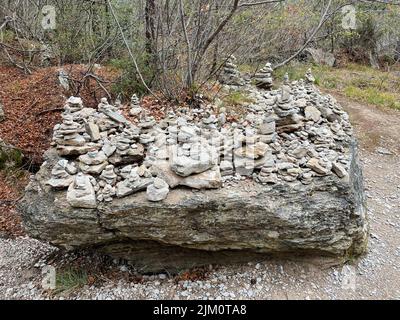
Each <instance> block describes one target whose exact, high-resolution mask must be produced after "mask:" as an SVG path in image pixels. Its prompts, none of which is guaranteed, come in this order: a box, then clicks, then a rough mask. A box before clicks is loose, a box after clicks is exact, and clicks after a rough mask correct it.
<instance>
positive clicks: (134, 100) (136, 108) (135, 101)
mask: <svg viewBox="0 0 400 320" xmlns="http://www.w3.org/2000/svg"><path fill="white" fill-rule="evenodd" d="M142 112H143V109H142V107H141V106H140V100H139V98H138V96H137V95H136V94H134V95H133V96H132V97H131V106H130V110H129V114H130V115H131V116H134V117H138V116H140V115H141V114H142Z"/></svg>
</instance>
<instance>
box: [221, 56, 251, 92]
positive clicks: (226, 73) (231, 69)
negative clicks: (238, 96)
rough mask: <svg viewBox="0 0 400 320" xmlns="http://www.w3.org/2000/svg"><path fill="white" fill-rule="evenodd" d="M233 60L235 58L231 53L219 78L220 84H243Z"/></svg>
mask: <svg viewBox="0 0 400 320" xmlns="http://www.w3.org/2000/svg"><path fill="white" fill-rule="evenodd" d="M235 62H236V58H235V56H233V55H231V56H230V57H229V58H228V59H227V60H226V62H225V64H224V67H223V70H222V72H221V75H220V78H219V81H220V82H221V83H222V84H225V85H228V86H243V85H244V84H245V81H244V80H243V78H242V76H241V75H240V72H239V70H238V67H237V65H236V64H235Z"/></svg>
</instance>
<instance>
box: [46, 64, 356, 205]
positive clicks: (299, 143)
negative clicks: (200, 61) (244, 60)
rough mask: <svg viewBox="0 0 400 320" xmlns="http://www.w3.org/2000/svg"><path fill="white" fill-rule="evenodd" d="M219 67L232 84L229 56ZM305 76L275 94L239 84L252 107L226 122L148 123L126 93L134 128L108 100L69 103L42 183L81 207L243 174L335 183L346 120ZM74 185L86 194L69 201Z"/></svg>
mask: <svg viewBox="0 0 400 320" xmlns="http://www.w3.org/2000/svg"><path fill="white" fill-rule="evenodd" d="M226 67H227V69H226V70H225V71H226V73H227V74H229V75H230V78H231V79H233V78H234V75H238V73H237V72H236V71H234V69H235V66H234V64H233V58H231V59H230V60H229V61H228V63H227V66H226ZM271 72H272V69H271V68H270V64H267V65H266V67H265V68H264V69H263V70H262V72H260V74H259V75H258V76H257V77H258V78H257V79H258V82H259V86H260V84H261V82H263V85H261V87H262V88H263V89H267V87H266V86H267V85H268V89H271V87H270V86H269V85H270V84H271V83H272V79H271V74H270V73H271ZM262 74H263V76H262ZM305 77H306V80H305V81H303V80H300V81H294V82H291V83H290V80H289V78H288V76H285V81H284V84H283V86H282V87H281V88H280V89H278V90H269V91H259V90H258V89H256V88H254V87H252V86H251V85H248V88H247V89H248V92H249V95H250V97H251V98H252V101H254V103H252V104H250V105H248V106H247V107H246V108H247V113H246V114H247V115H246V117H245V118H244V119H242V120H240V121H239V122H234V123H228V122H227V121H226V116H225V112H226V110H224V109H223V110H222V111H223V112H222V113H219V114H218V113H214V112H212V111H211V109H210V110H204V111H203V112H197V111H198V110H189V109H182V110H179V111H178V113H177V114H176V113H174V112H173V111H170V112H168V113H167V115H166V117H165V119H163V120H162V121H159V122H157V121H156V120H155V119H154V118H153V117H152V116H149V115H146V114H145V113H144V112H143V110H142V108H141V107H140V103H139V99H138V98H137V96H135V95H134V96H133V97H132V102H131V114H134V115H136V116H138V115H140V117H139V119H138V122H137V123H136V124H133V123H131V122H129V121H128V120H127V119H126V118H125V117H124V116H123V115H122V113H121V111H119V109H118V108H116V107H114V106H112V105H110V104H109V103H108V101H107V99H102V100H101V103H100V104H99V106H98V109H97V110H94V109H87V108H84V107H83V104H82V100H81V99H79V98H75V97H71V98H70V99H68V101H67V103H66V106H65V112H64V113H63V115H62V119H63V122H62V123H61V124H60V125H57V126H56V127H55V130H54V138H53V145H54V146H55V148H56V150H57V152H58V154H59V156H60V157H67V158H68V160H67V159H63V158H61V160H60V161H59V162H58V163H57V164H56V165H55V167H54V168H53V170H52V176H51V179H50V180H49V181H48V185H50V186H52V187H53V188H55V189H62V188H69V191H68V193H69V196H68V199H70V203H71V205H74V206H77V205H79V203H83V204H84V205H85V206H87V205H88V204H87V203H88V202H89V203H93V202H96V201H97V202H99V203H100V202H103V201H104V202H110V201H112V199H113V198H122V197H126V196H129V195H132V194H134V193H137V192H140V191H144V190H147V197H148V200H149V201H152V202H154V201H163V200H165V199H166V198H167V195H168V192H169V190H170V189H173V188H177V187H179V186H185V187H189V188H193V189H213V188H221V187H222V186H223V181H225V182H226V181H229V180H231V179H233V180H234V179H241V178H243V177H248V178H252V179H254V181H256V182H258V183H261V184H269V185H274V184H284V183H292V182H295V181H300V182H301V183H303V184H304V185H308V184H310V183H312V181H313V178H314V177H321V176H327V175H332V174H333V175H336V176H337V177H338V178H341V179H343V178H345V177H346V176H347V172H348V167H349V159H348V158H347V157H346V155H345V154H344V150H345V148H346V146H347V144H348V142H349V141H350V137H351V135H352V129H351V125H350V123H349V119H348V116H347V114H346V113H345V112H344V111H343V110H342V109H341V107H340V106H339V105H338V104H337V103H336V101H335V100H334V99H333V98H332V97H331V96H323V95H321V94H320V93H319V91H318V90H317V89H316V88H315V87H314V85H313V81H314V77H313V75H312V73H311V71H310V70H309V71H307V74H306V76H305ZM262 79H264V80H265V81H264V80H262ZM270 80H271V81H270ZM235 84H237V83H235ZM132 110H133V112H132ZM221 118H223V121H221ZM77 175H79V178H77V177H78V176H77ZM85 177H89V178H90V179H89V180H88V181H90V182H91V185H92V187H93V190H94V193H95V197H94V199H95V200H93V199H92V198H91V200H90V201H86V198H85V197H86V196H89V194H90V195H91V197H92V193H93V192H92V190H91V189H90V188H88V186H87V183H84V182H82V181H84V180H85V179H86V178H85ZM77 179H78V182H77ZM71 185H72V187H71ZM76 185H77V187H73V186H76ZM84 185H85V189H82V188H83V186H84ZM81 189H82V190H86V193H87V194H86V195H84V201H83V202H81V201H77V200H76V199H75V198H76V196H77V195H79V190H81ZM89 191H90V192H89Z"/></svg>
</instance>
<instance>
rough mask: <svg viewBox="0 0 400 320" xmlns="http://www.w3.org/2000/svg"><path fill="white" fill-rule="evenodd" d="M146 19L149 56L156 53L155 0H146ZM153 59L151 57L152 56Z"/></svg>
mask: <svg viewBox="0 0 400 320" xmlns="http://www.w3.org/2000/svg"><path fill="white" fill-rule="evenodd" d="M145 19H146V52H147V54H148V55H149V57H152V56H154V54H155V44H154V41H155V38H156V26H155V19H156V4H155V0H146V8H145ZM150 59H151V58H150Z"/></svg>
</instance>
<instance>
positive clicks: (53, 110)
mask: <svg viewBox="0 0 400 320" xmlns="http://www.w3.org/2000/svg"><path fill="white" fill-rule="evenodd" d="M56 111H64V108H53V109H48V110H43V111H40V112H39V113H37V114H36V116H41V115H43V114H46V113H50V112H56Z"/></svg>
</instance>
